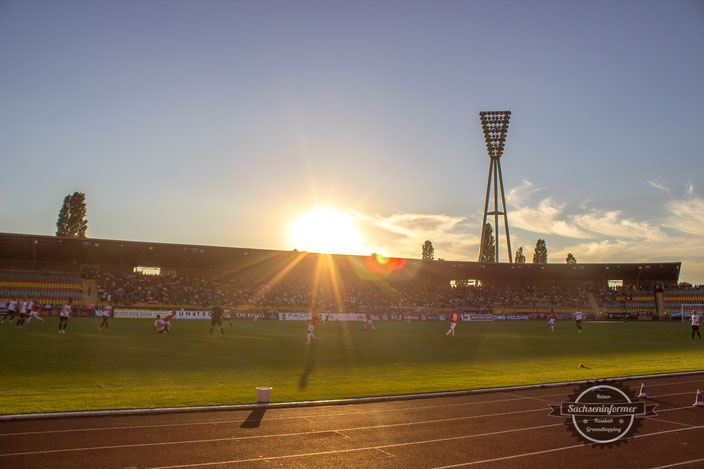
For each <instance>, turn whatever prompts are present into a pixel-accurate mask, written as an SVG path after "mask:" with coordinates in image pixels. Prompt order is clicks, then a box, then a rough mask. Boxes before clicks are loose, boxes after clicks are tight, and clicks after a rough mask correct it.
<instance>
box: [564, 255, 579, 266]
mask: <svg viewBox="0 0 704 469" xmlns="http://www.w3.org/2000/svg"><path fill="white" fill-rule="evenodd" d="M565 261H567V263H568V264H576V263H577V258H576V257H574V256H573V255H572V253H571V252H568V253H567V259H565Z"/></svg>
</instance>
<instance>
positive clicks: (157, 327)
mask: <svg viewBox="0 0 704 469" xmlns="http://www.w3.org/2000/svg"><path fill="white" fill-rule="evenodd" d="M175 315H176V311H171V314H168V315H166V316H164V317H163V318H162V317H161V316H160V315H159V314H157V315H156V321H154V328H153V329H152V332H158V333H159V334H168V333H169V330H170V329H171V319H172V318H173V317H174V316H175Z"/></svg>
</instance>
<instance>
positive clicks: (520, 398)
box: [0, 380, 704, 437]
mask: <svg viewBox="0 0 704 469" xmlns="http://www.w3.org/2000/svg"><path fill="white" fill-rule="evenodd" d="M699 382H704V380H697V381H682V382H677V383H661V384H653V385H650V386H649V387H655V386H667V385H679V384H691V383H699ZM691 393H692V392H681V393H670V394H660V395H657V396H650V398H649V399H655V398H660V397H669V396H679V395H684V394H691ZM501 394H505V395H507V396H511V397H512V398H511V399H495V400H489V401H475V402H462V403H457V404H440V405H426V406H415V407H399V408H393V409H377V410H373V411H363V412H334V413H328V414H309V415H296V416H291V417H267V418H266V421H267V422H271V421H276V420H296V419H306V420H309V419H311V418H321V417H322V418H325V417H338V416H349V415H366V414H378V413H381V412H400V411H404V412H406V411H421V410H426V409H440V408H445V407H448V408H449V407H461V406H469V405H481V404H492V403H495V402H496V403H501V402H518V401H524V400H536V401H540V402H550V403H552V402H553V401H547V400H544V399H541V398H545V397H556V396H564V395H566V394H568V393H565V392H561V393H555V394H544V395H541V396H521V395H518V394H513V393H511V394H509V393H501ZM441 399H445V398H441ZM277 410H278V409H277ZM238 412H242V413H246V412H248V411H238ZM239 423H242V420H241V419H238V420H208V421H204V422H179V423H159V424H151V425H124V426H115V427H86V428H69V429H62V430H41V431H30V432H12V433H0V437H4V436H20V435H44V434H54V433H72V432H94V431H113V432H114V431H119V430H135V429H144V428H164V427H188V426H197V425H231V424H239Z"/></svg>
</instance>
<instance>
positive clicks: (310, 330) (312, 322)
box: [306, 311, 319, 345]
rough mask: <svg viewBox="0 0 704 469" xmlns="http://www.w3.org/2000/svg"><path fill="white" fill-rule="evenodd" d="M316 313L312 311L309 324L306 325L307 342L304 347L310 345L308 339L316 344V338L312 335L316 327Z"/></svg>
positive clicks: (317, 317)
mask: <svg viewBox="0 0 704 469" xmlns="http://www.w3.org/2000/svg"><path fill="white" fill-rule="evenodd" d="M318 319H319V316H318V313H316V312H315V311H313V312H312V313H311V314H310V322H309V323H308V342H306V345H310V339H313V342H317V341H318V338H317V337H316V336H315V334H313V332H315V328H316V326H317V325H318Z"/></svg>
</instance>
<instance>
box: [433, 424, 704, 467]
mask: <svg viewBox="0 0 704 469" xmlns="http://www.w3.org/2000/svg"><path fill="white" fill-rule="evenodd" d="M703 428H704V425H699V426H697V427H689V428H677V429H675V430H663V431H661V432H654V433H646V434H643V435H635V436H632V437H629V438H627V439H629V440H631V439H636V438H648V437H651V436H657V435H664V434H666V433H675V432H686V431H689V430H699V429H703ZM586 446H592V445H587V444H581V445H571V446H561V447H559V448H553V449H546V450H543V451H533V452H530V453H520V454H514V455H512V456H503V457H500V458H493V459H482V460H481V461H471V462H465V463H460V464H452V465H449V466H437V467H434V468H433V469H450V468H454V467H466V466H474V465H476V464H485V463H490V462H499V461H506V460H508V459H516V458H524V457H527V456H537V455H539V454H547V453H554V452H557V451H565V450H568V449H574V448H582V447H586ZM698 461H701V459H700V460H698ZM664 467H671V466H664Z"/></svg>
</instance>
